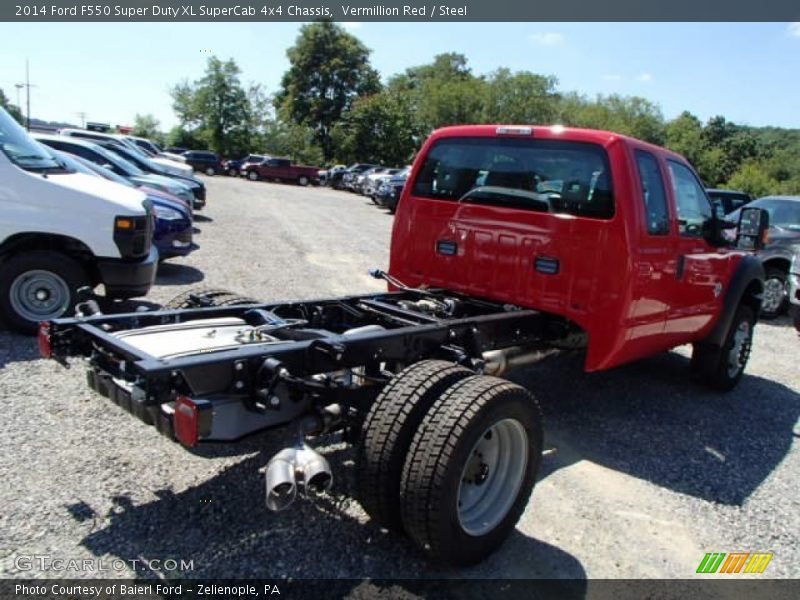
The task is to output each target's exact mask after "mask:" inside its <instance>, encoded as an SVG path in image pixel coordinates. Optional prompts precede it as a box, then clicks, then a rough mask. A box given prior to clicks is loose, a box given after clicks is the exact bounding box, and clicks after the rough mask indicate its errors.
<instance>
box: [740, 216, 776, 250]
mask: <svg viewBox="0 0 800 600" xmlns="http://www.w3.org/2000/svg"><path fill="white" fill-rule="evenodd" d="M768 230H769V213H768V212H767V211H765V210H764V209H763V208H755V207H753V208H747V207H745V208H743V209H741V212H740V213H739V228H738V231H737V234H736V247H737V248H741V249H743V250H761V249H762V248H763V247H764V246H766V244H767V231H768Z"/></svg>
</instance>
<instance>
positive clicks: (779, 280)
mask: <svg viewBox="0 0 800 600" xmlns="http://www.w3.org/2000/svg"><path fill="white" fill-rule="evenodd" d="M786 278H787V275H786V272H785V271H783V270H781V269H777V268H775V267H767V276H766V278H765V279H764V299H763V300H762V301H761V316H762V317H763V318H765V319H774V318H776V317H779V316H780V315H781V314H782V313H783V311H784V310H786V305H787V303H788V298H789V295H788V293H787V291H786Z"/></svg>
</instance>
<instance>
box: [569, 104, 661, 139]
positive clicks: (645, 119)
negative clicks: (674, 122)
mask: <svg viewBox="0 0 800 600" xmlns="http://www.w3.org/2000/svg"><path fill="white" fill-rule="evenodd" d="M559 116H560V120H561V122H562V123H563V124H565V125H574V126H577V127H590V128H594V129H606V130H609V131H614V132H617V133H622V134H626V135H630V136H633V137H636V138H639V139H642V140H644V141H646V142H651V143H653V144H663V143H664V138H665V135H666V134H665V127H664V116H663V115H662V114H661V109H660V108H659V106H658V105H657V104H655V103H653V102H651V101H649V100H647V99H645V98H641V97H639V96H620V95H617V94H612V95H610V96H602V95H599V96H597V97H596V98H595V99H594V100H589V99H587V98H586V97H585V96H581V95H579V94H575V93H570V94H565V95H564V96H563V97H562V99H561V102H560V110H559Z"/></svg>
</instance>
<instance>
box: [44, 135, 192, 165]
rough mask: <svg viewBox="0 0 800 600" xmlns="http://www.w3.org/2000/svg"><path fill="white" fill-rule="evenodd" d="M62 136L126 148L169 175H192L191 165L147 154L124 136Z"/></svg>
mask: <svg viewBox="0 0 800 600" xmlns="http://www.w3.org/2000/svg"><path fill="white" fill-rule="evenodd" d="M59 133H60V134H61V135H64V136H68V137H78V138H84V139H88V140H92V141H93V142H96V143H102V144H104V145H105V146H106V147H108V146H109V145H116V146H121V147H122V148H125V149H126V150H127V151H128V152H129V153H134V154H135V155H137V156H139V157H140V158H141V159H143V160H149V161H152V162H154V163H157V164H158V165H159V166H160V167H161V169H162V170H163V171H164V172H165V173H167V174H169V175H178V176H189V175H191V174H192V172H193V169H192V167H190V166H189V165H187V164H185V163H183V162H180V161H176V160H169V159H166V158H158V157H153V156H150V155H149V154H146V153H145V152H144V151H143V150H142V149H141V148H139V146H137V145H136V144H134V143H133V142H131V141H130V140H129V139H127V137H126V136H124V135H115V134H110V133H99V132H96V131H87V130H85V129H69V128H67V129H62V130H60V131H59Z"/></svg>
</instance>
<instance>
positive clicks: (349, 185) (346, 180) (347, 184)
mask: <svg viewBox="0 0 800 600" xmlns="http://www.w3.org/2000/svg"><path fill="white" fill-rule="evenodd" d="M376 166H377V165H371V164H369V163H354V164H352V165H350V166H349V167H347V169H346V170H345V171H343V172H342V173H341V179H338V180H337V179H333V180H332V185H333V187H335V188H336V189H346V190H351V191H352V190H353V187H354V186H355V183H356V181H355V180H356V178H357V177H358V176H359V175H361V174H362V173H363V172H364V171H368V170H369V169H374V168H375V167H376ZM337 184H338V185H337Z"/></svg>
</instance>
